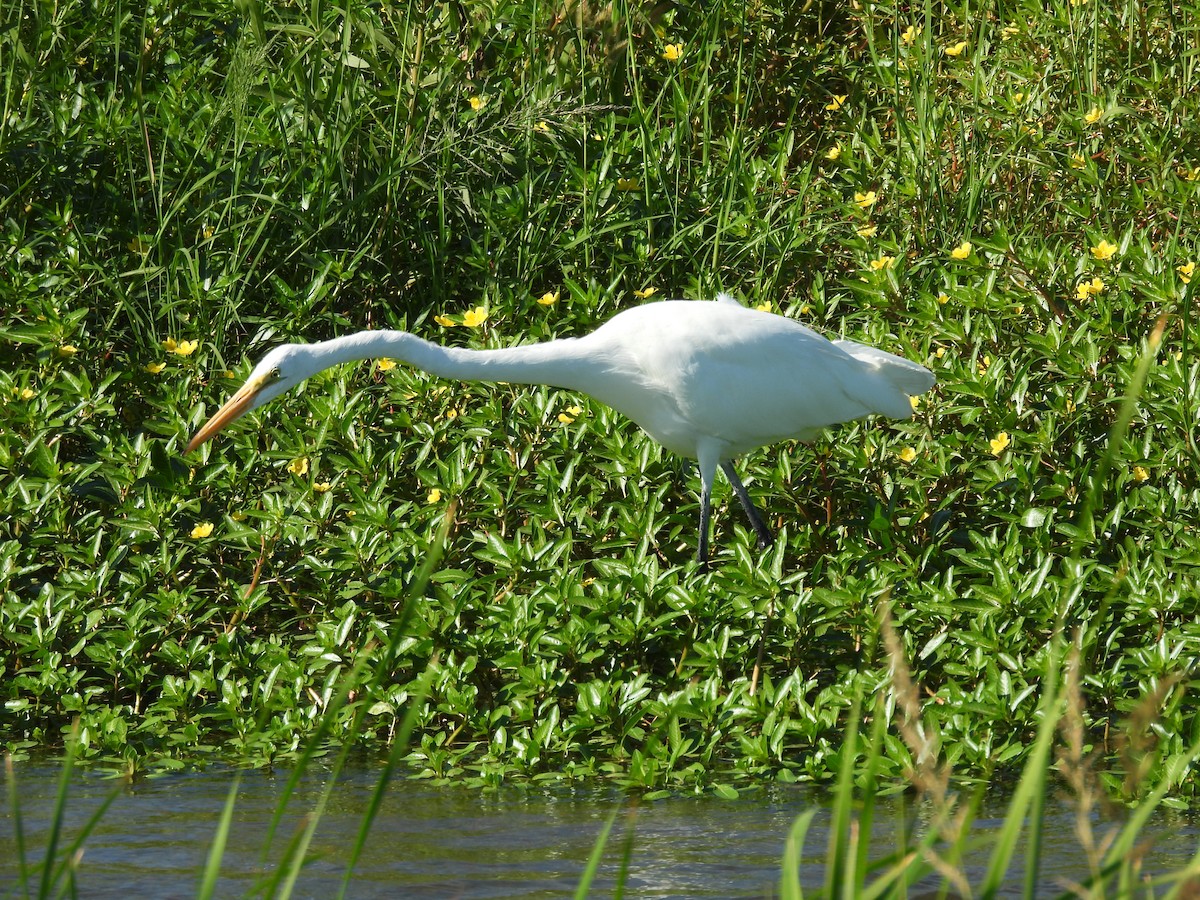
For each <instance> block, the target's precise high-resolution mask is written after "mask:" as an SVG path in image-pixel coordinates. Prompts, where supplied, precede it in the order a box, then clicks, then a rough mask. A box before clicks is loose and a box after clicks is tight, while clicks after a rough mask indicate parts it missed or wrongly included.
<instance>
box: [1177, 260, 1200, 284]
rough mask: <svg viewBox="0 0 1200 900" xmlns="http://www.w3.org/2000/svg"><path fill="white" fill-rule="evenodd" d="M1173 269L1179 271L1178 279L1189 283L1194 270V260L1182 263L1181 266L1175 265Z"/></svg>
mask: <svg viewBox="0 0 1200 900" xmlns="http://www.w3.org/2000/svg"><path fill="white" fill-rule="evenodd" d="M1175 271H1176V272H1178V273H1179V280H1180V281H1182V282H1183V283H1184V284H1190V283H1191V281H1192V273H1193V272H1195V271H1196V264H1195V263H1194V262H1189V263H1184V264H1183V265H1182V266H1176V267H1175Z"/></svg>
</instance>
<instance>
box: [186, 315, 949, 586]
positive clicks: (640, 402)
mask: <svg viewBox="0 0 1200 900" xmlns="http://www.w3.org/2000/svg"><path fill="white" fill-rule="evenodd" d="M718 300H719V301H720V302H717V303H711V302H705V301H696V300H667V301H663V302H659V303H648V304H646V305H644V306H637V307H633V308H631V309H627V310H625V311H623V312H621V313H619V314H617V315H616V316H613V318H612V319H610V320H609V321H608V322H606V323H605V324H603V325H601V326H600V327H599V328H597V329H596V330H595V331H593V332H592V333H591V334H588V335H585V336H584V337H580V338H563V339H559V340H553V341H547V342H545V343H541V344H526V345H522V346H517V347H507V348H504V349H501V350H469V349H463V348H459V347H442V346H440V345H438V344H433V343H430V342H429V341H426V340H422V339H421V338H419V337H417V336H416V335H414V334H409V333H408V332H406V331H360V332H358V333H356V334H350V335H346V336H345V337H339V338H334V339H332V340H328V341H322V342H321V343H317V344H285V345H283V346H280V347H276V348H275V349H273V350H271V351H270V352H269V353H267V355H266V356H265V357H263V359H262V361H261V362H260V363H259V364H258V365H257V366H255V367H254V370H253V371H252V372H251V373H250V377H249V378H248V379H247V380H246V383H245V384H244V385H242V387H241V389H240V390H238V391H237V393H235V394H234V395H233V396H232V397H231V398H230V399H229V401H228V402H227V403H225V405H224V406H222V407H221V408H220V409H219V410H218V411H217V413H216V414H215V415H214V416H213V417H212V418H210V419H209V420H208V422H207V423H205V425H204V426H203V427H202V428H201V429H200V430H199V431H198V432H196V436H195V437H193V438H192V440H191V442H190V443H189V444H188V445H187V451H186V452H188V453H191V452H192V451H193V450H195V449H196V448H197V447H199V446H200V445H201V444H203V443H204V442H205V441H207V440H208V439H209V438H211V437H212V436H213V435H215V434H216V433H217V432H218V431H220V430H221V429H222V428H224V427H225V426H226V425H228V424H229V423H230V422H233V421H234V420H235V419H237V418H238V417H239V416H241V415H243V414H244V413H246V412H247V411H249V410H251V409H254V408H255V407H257V406H261V405H262V404H264V403H266V402H267V401H269V400H272V399H274V398H275V397H278V396H279V395H280V394H282V393H284V392H285V391H287V390H289V389H291V388H293V387H295V386H296V385H298V384H299V383H300V382H301V381H303V380H304V379H306V378H308V377H310V376H312V375H315V374H316V373H317V372H320V371H322V370H324V369H328V368H329V367H330V366H336V365H338V364H340V363H346V362H351V361H354V360H362V359H373V358H378V357H388V358H392V359H398V360H402V361H404V362H406V363H409V364H410V365H413V366H416V367H417V368H418V369H423V370H424V371H426V372H429V373H431V374H433V375H437V376H439V377H441V378H455V379H461V380H465V381H504V382H511V383H514V384H544V385H551V386H553V387H559V388H566V389H568V390H573V391H580V392H582V393H585V394H590V395H591V396H593V397H595V398H596V399H597V400H599V401H600V402H602V403H606V404H608V405H609V406H611V407H612V408H613V409H615V410H617V411H618V412H620V413H623V414H624V415H625V416H627V417H628V418H630V419H632V420H633V421H634V422H636V423H637V424H638V425H640V426H641V427H642V428H643V429H644V430H645V431H646V433H647V434H649V435H650V436H651V437H652V438H654V439H655V440H656V441H658V442H659V443H660V444H662V445H663V446H664V447H666V448H667V449H668V450H670V451H671V452H673V453H678V454H679V455H681V456H686V457H690V458H691V459H694V460H696V461H697V462H698V463H699V466H700V484H701V492H700V539H699V552H698V557H699V560H700V562H701V564H705V563H707V561H708V531H709V516H710V504H711V498H712V488H713V480H714V478H715V477H716V472H717V468H718V467H720V469H721V470H722V471H723V472H724V473H725V475H726V476H727V477H728V478H729V482H730V484H731V485H733V490H734V493H735V494H737V497H738V499H739V500H740V501H741V503H742V506H743V507H745V509H746V514H747V516H749V519H750V524H751V526H752V527H753V528H754V531H755V534H756V535H757V536H758V544H759V547H765V546H767V545H768V544H770V543H771V541H772V540H773V536H772V534H771V531H770V529H769V528H768V527H767V525H766V523H765V522H763V520H762V516H760V515H759V513H758V510H757V509H756V508H755V506H754V502H753V501H752V500H751V499H750V495H749V494H748V493H746V488H745V487H744V486H743V484H742V481H741V479H740V478H738V475H737V472H736V471H735V470H734V468H733V464H732V460H733V459H734V457H736V456H739V455H740V454H742V453H745V452H747V451H748V450H753V449H755V448H756V447H761V446H763V445H764V444H772V443H775V442H776V441H782V440H786V439H789V438H795V439H799V440H802V441H806V440H811V439H812V438H814V437H816V436H817V435H818V434H819V433H820V432H821V430H822V429H824V428H825V427H826V426H829V425H836V424H837V423H839V422H847V421H850V420H852V419H860V418H862V417H864V416H868V415H871V414H872V413H881V414H883V415H886V416H890V417H891V418H894V419H907V418H909V417H911V416H912V404H911V402H910V400H909V396H910V395H915V394H921V393H924V392H925V391H927V390H929V388H930V387H932V386H933V383H934V378H933V374H932V373H931V372H930V371H929V370H928V369H926V368H925V367H924V366H920V365H917V364H916V363H914V362H909V361H908V360H906V359H903V358H901V357H899V356H893V355H892V354H891V353H886V352H884V351H882V350H876V349H875V348H874V347H867V346H865V345H863V344H857V343H854V342H853V341H829V340H826V339H825V338H824V337H822V336H821V335H819V334H817V333H816V332H815V331H813V330H812V329H810V328H806V327H805V326H803V325H801V324H800V323H799V322H795V321H793V320H791V319H788V318H785V317H784V316H779V315H774V314H772V313H769V312H762V311H760V310H756V309H748V308H746V307H743V306H742V305H741V304H739V303H738V302H737V301H736V300H734V299H733V298H732V297H730V296H729V295H727V294H721V295H719V296H718Z"/></svg>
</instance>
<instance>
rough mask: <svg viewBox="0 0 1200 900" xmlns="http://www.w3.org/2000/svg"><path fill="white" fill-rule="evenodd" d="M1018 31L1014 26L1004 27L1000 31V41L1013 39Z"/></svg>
mask: <svg viewBox="0 0 1200 900" xmlns="http://www.w3.org/2000/svg"><path fill="white" fill-rule="evenodd" d="M1020 30H1021V29H1020V28H1019V27H1017V26H1016V25H1005V26H1004V28H1003V29H1001V31H1000V40H1002V41H1007V40H1008V39H1009V38H1011V37H1015V36H1016V35H1017V34H1018V33H1019V32H1020Z"/></svg>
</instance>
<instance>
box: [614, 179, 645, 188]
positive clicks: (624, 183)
mask: <svg viewBox="0 0 1200 900" xmlns="http://www.w3.org/2000/svg"><path fill="white" fill-rule="evenodd" d="M641 186H642V183H641V182H640V181H638V180H637V179H636V178H618V179H617V190H618V191H636V190H637V189H638V188H640V187H641Z"/></svg>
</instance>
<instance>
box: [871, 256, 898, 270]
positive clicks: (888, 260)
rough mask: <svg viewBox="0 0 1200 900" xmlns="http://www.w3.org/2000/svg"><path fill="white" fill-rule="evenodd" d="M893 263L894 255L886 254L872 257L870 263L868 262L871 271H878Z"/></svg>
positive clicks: (894, 261) (894, 262)
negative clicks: (875, 257)
mask: <svg viewBox="0 0 1200 900" xmlns="http://www.w3.org/2000/svg"><path fill="white" fill-rule="evenodd" d="M895 264H896V257H894V256H886V255H885V256H880V257H878V258H877V259H873V260H871V263H870V265H871V271H872V272H878V271H880V270H881V269H890V268H891V267H892V266H893V265H895Z"/></svg>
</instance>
